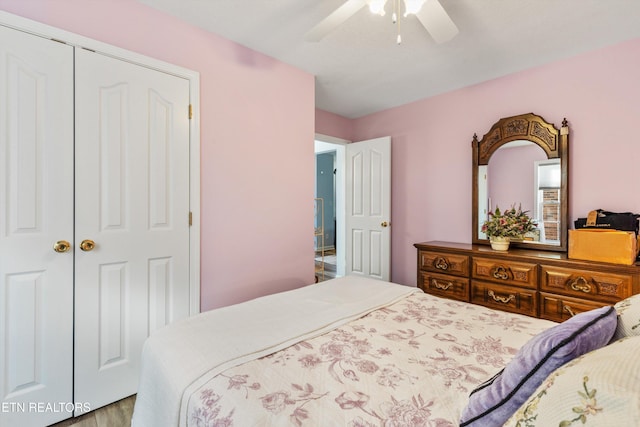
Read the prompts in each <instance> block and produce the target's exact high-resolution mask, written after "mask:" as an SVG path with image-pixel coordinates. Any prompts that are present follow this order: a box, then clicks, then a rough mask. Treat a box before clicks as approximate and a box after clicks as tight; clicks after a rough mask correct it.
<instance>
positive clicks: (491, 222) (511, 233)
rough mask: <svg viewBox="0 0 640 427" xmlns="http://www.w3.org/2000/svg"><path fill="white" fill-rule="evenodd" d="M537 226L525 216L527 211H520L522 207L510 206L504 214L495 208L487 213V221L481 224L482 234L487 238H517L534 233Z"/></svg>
mask: <svg viewBox="0 0 640 427" xmlns="http://www.w3.org/2000/svg"><path fill="white" fill-rule="evenodd" d="M537 226H538V224H536V223H535V222H534V221H533V220H532V219H531V217H529V215H527V211H523V210H522V205H520V206H518V209H516V208H515V205H512V206H511V208H510V209H507V210H505V211H504V212H500V208H499V207H498V206H496V210H495V211H494V212H489V219H488V220H486V221H485V222H484V224H482V232H483V233H485V234H486V235H487V236H488V237H489V238H491V237H510V238H518V237H522V236H524V235H525V234H526V233H528V232H530V231H534V230H535V229H536V228H537Z"/></svg>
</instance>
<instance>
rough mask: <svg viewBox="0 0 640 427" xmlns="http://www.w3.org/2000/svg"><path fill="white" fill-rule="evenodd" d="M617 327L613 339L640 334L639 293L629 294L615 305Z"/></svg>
mask: <svg viewBox="0 0 640 427" xmlns="http://www.w3.org/2000/svg"><path fill="white" fill-rule="evenodd" d="M615 308H616V312H617V313H618V327H617V328H616V333H615V334H614V336H613V340H614V341H615V340H619V339H620V338H624V337H630V336H636V335H640V294H636V295H633V296H630V297H629V298H627V299H624V300H622V301H620V302H618V303H617V304H616V305H615Z"/></svg>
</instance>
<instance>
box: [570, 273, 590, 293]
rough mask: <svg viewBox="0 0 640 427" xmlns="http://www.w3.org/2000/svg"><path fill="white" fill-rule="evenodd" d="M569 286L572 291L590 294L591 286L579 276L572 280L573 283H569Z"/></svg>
mask: <svg viewBox="0 0 640 427" xmlns="http://www.w3.org/2000/svg"><path fill="white" fill-rule="evenodd" d="M569 286H570V287H571V289H573V290H574V291H582V292H584V293H585V294H588V293H589V292H591V285H590V284H589V283H588V282H587V279H585V278H584V277H582V276H579V277H578V278H577V279H573V281H572V282H571V283H569Z"/></svg>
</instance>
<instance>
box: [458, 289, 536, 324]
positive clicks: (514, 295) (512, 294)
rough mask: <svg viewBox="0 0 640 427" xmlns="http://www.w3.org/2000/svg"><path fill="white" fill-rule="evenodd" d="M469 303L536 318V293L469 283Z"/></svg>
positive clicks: (527, 290)
mask: <svg viewBox="0 0 640 427" xmlns="http://www.w3.org/2000/svg"><path fill="white" fill-rule="evenodd" d="M471 302H472V303H474V304H480V305H484V306H486V307H491V308H496V309H498V310H503V311H511V312H514V313H520V314H526V315H528V316H533V317H536V316H537V315H538V306H537V298H536V291H535V290H530V289H524V288H519V287H514V286H504V285H498V284H495V283H487V282H478V281H475V280H473V281H471Z"/></svg>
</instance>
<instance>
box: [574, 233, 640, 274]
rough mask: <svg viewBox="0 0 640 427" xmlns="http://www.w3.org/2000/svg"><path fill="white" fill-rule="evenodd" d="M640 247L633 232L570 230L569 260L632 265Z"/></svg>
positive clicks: (639, 242)
mask: <svg viewBox="0 0 640 427" xmlns="http://www.w3.org/2000/svg"><path fill="white" fill-rule="evenodd" d="M639 247H640V241H639V238H638V237H636V234H635V233H634V232H631V231H617V230H598V229H582V230H569V258H575V259H584V260H588V261H601V262H611V263H614V264H626V265H631V264H633V263H635V261H636V257H637V256H638V248H639Z"/></svg>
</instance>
